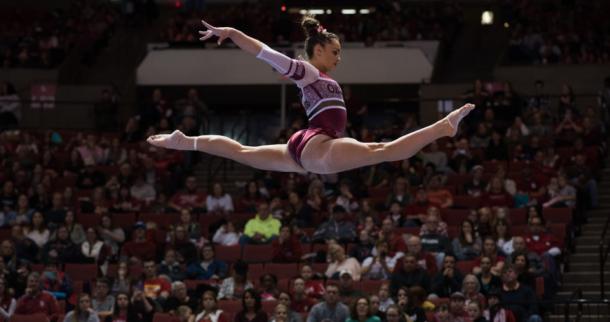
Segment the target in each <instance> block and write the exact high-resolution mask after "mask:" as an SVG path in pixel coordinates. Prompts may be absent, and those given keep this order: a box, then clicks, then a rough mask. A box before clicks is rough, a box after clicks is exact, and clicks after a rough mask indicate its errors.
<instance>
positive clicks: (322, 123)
mask: <svg viewBox="0 0 610 322" xmlns="http://www.w3.org/2000/svg"><path fill="white" fill-rule="evenodd" d="M346 124H347V112H346V111H345V108H343V109H340V108H329V109H326V110H324V111H322V112H320V113H318V114H317V115H316V116H314V117H313V118H311V119H310V120H309V128H310V129H314V128H315V129H322V130H323V132H324V134H326V135H328V136H331V137H334V138H338V137H341V136H343V133H345V126H346Z"/></svg>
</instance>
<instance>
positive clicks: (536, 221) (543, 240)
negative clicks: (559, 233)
mask: <svg viewBox="0 0 610 322" xmlns="http://www.w3.org/2000/svg"><path fill="white" fill-rule="evenodd" d="M528 227H529V233H528V234H527V235H525V236H524V237H525V243H526V245H527V249H528V250H529V251H532V252H535V253H537V254H538V255H540V256H545V255H550V256H558V255H560V254H561V249H559V247H558V242H557V240H556V239H555V237H554V236H553V235H551V234H549V233H547V232H545V231H544V226H543V223H542V219H541V218H540V217H532V218H530V219H529V225H528Z"/></svg>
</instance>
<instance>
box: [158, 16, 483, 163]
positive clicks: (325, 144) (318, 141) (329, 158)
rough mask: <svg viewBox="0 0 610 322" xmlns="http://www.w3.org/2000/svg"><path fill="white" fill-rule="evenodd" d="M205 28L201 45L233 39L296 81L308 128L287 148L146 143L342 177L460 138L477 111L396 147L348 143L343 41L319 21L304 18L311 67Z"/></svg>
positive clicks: (167, 140)
mask: <svg viewBox="0 0 610 322" xmlns="http://www.w3.org/2000/svg"><path fill="white" fill-rule="evenodd" d="M202 23H203V26H204V27H205V28H207V30H205V31H199V34H200V35H201V36H202V37H201V38H200V40H201V41H205V40H207V39H209V38H210V37H212V36H216V37H218V44H219V45H220V44H221V43H222V42H223V41H224V40H225V39H227V38H229V39H231V40H232V41H233V42H234V43H235V44H236V45H237V46H239V48H241V49H242V50H244V51H246V52H248V53H250V54H252V55H255V56H256V57H257V58H258V59H261V60H263V61H265V62H267V63H268V64H269V65H271V66H272V67H273V68H274V69H275V70H277V71H278V72H280V73H281V74H282V75H284V76H285V77H287V78H290V79H291V80H292V81H294V83H296V85H297V86H298V87H299V89H300V90H301V99H302V100H301V102H302V104H303V107H304V108H305V113H306V114H307V117H308V119H309V126H308V128H306V129H303V130H300V131H298V132H296V133H294V134H293V135H292V136H291V137H290V139H289V140H288V143H286V144H273V145H262V146H245V145H242V144H241V143H239V142H237V141H235V140H232V139H230V138H228V137H225V136H220V135H200V136H186V135H184V134H183V133H182V132H180V131H178V130H176V131H174V132H173V133H171V134H158V135H153V136H151V137H149V138H148V140H147V141H148V142H149V143H150V144H152V145H155V146H159V147H163V148H168V149H176V150H186V151H201V152H205V153H209V154H212V155H216V156H220V157H224V158H228V159H231V160H234V161H237V162H239V163H242V164H245V165H248V166H250V167H253V168H257V169H261V170H269V171H280V172H298V173H307V172H310V173H317V174H329V173H338V172H342V171H347V170H350V169H354V168H359V167H363V166H368V165H373V164H377V163H381V162H388V161H390V162H391V161H398V160H403V159H407V158H409V157H411V156H413V155H414V154H416V153H417V152H418V151H419V150H421V149H422V148H424V147H425V146H426V145H428V144H429V143H431V142H433V141H435V140H437V139H439V138H441V137H444V136H455V134H456V133H457V130H458V126H459V123H460V121H461V120H462V119H463V118H464V117H465V116H466V115H467V114H468V113H469V112H470V111H472V110H473V109H474V108H475V106H474V105H473V104H466V105H464V106H462V107H460V108H459V109H457V110H454V111H452V112H451V113H449V114H448V115H447V116H446V117H445V118H443V119H441V120H439V121H437V122H436V123H434V124H432V125H429V126H427V127H425V128H422V129H420V130H418V131H415V132H412V133H409V134H406V135H403V136H401V137H399V138H398V139H396V140H394V141H391V142H383V143H364V142H359V141H357V140H355V139H352V138H348V137H343V132H344V131H345V126H346V121H347V112H346V109H345V101H344V100H343V94H342V92H341V87H340V86H339V84H338V83H337V82H336V81H334V80H333V79H332V78H330V76H328V73H330V72H331V71H332V70H334V69H335V67H337V65H338V64H339V62H340V61H341V43H340V42H339V37H338V36H337V35H336V34H334V33H331V32H328V31H327V30H326V29H324V28H323V27H322V25H320V23H319V22H318V20H316V19H315V18H313V17H310V16H305V17H304V18H303V20H302V22H301V26H302V28H303V30H304V32H305V36H306V40H305V52H306V54H307V58H308V60H307V61H305V60H297V59H291V58H289V57H287V56H285V55H284V54H281V53H279V52H277V51H275V50H273V49H271V48H270V47H268V46H267V45H265V44H264V43H262V42H260V41H258V40H256V39H254V38H252V37H249V36H247V35H246V34H244V33H243V32H241V31H239V30H237V29H234V28H229V27H214V26H212V25H210V24H208V23H207V22H205V21H203V20H202Z"/></svg>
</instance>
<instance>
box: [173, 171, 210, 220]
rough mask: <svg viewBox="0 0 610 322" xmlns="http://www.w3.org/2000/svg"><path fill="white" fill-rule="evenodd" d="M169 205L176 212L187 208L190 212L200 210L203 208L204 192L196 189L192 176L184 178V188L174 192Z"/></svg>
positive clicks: (195, 182)
mask: <svg viewBox="0 0 610 322" xmlns="http://www.w3.org/2000/svg"><path fill="white" fill-rule="evenodd" d="M169 206H170V207H171V208H173V209H174V210H176V211H178V212H180V211H182V209H188V210H190V211H191V212H201V210H203V208H204V206H205V194H203V193H201V192H199V191H198V190H197V181H196V179H195V177H194V176H189V177H187V178H186V181H185V189H184V190H182V191H179V192H177V193H176V194H174V196H173V197H172V198H171V200H170V202H169Z"/></svg>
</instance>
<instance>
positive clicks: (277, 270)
mask: <svg viewBox="0 0 610 322" xmlns="http://www.w3.org/2000/svg"><path fill="white" fill-rule="evenodd" d="M265 272H267V273H269V274H273V275H275V276H277V278H278V279H281V278H294V277H296V276H298V275H299V264H297V263H287V264H281V263H268V264H265Z"/></svg>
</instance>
